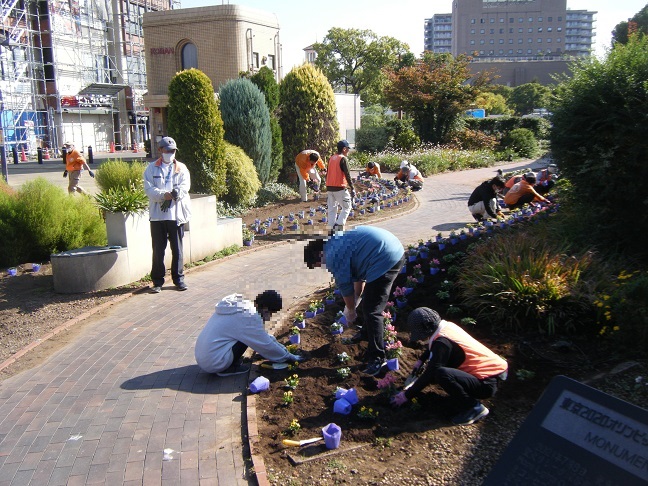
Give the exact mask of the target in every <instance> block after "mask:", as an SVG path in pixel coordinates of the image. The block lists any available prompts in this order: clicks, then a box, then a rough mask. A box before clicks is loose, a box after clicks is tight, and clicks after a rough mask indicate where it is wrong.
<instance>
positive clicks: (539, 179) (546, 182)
mask: <svg viewBox="0 0 648 486" xmlns="http://www.w3.org/2000/svg"><path fill="white" fill-rule="evenodd" d="M556 179H558V166H557V165H556V164H549V165H548V166H547V167H546V168H544V169H542V170H540V171H538V173H536V183H535V190H536V192H537V193H538V194H540V195H543V196H544V195H545V194H547V193H548V192H549V191H550V190H551V188H552V187H553V186H554V184H555V183H556Z"/></svg>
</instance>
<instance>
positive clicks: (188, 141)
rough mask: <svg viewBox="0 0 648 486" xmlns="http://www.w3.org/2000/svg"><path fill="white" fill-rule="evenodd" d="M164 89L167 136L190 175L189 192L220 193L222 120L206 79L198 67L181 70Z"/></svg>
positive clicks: (223, 168) (212, 91)
mask: <svg viewBox="0 0 648 486" xmlns="http://www.w3.org/2000/svg"><path fill="white" fill-rule="evenodd" d="M168 92H169V106H168V111H167V114H168V117H167V121H168V127H169V128H168V129H169V136H171V137H173V138H174V139H175V141H176V144H177V145H178V153H177V155H176V156H177V157H178V160H180V161H182V162H184V163H185V164H186V165H187V168H188V169H189V173H190V174H191V192H194V193H199V194H215V195H217V196H219V195H221V194H223V193H224V192H225V191H226V188H225V162H224V155H225V153H224V152H225V145H224V142H223V120H222V119H221V115H220V112H219V111H218V107H217V105H216V100H215V98H214V88H213V87H212V84H211V81H210V79H209V78H208V77H207V75H205V73H203V72H202V71H199V70H198V69H188V70H185V71H181V72H179V73H178V74H176V75H175V76H174V77H173V78H172V79H171V82H170V83H169V91H168Z"/></svg>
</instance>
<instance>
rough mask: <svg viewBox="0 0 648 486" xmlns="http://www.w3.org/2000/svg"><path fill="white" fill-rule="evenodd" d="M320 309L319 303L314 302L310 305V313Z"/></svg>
mask: <svg viewBox="0 0 648 486" xmlns="http://www.w3.org/2000/svg"><path fill="white" fill-rule="evenodd" d="M317 309H318V304H317V301H315V300H312V301H311V303H310V304H308V312H317Z"/></svg>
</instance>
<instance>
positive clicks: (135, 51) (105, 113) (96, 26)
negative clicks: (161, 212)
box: [0, 0, 180, 161]
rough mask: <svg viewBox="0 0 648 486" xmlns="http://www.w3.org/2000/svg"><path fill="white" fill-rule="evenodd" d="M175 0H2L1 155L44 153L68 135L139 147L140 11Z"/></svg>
mask: <svg viewBox="0 0 648 486" xmlns="http://www.w3.org/2000/svg"><path fill="white" fill-rule="evenodd" d="M179 8H180V2H179V1H178V0H104V1H99V0H2V20H1V23H0V111H1V114H0V146H2V147H3V148H4V149H3V151H2V152H3V153H2V156H3V159H4V158H5V156H6V157H11V156H12V155H13V157H14V161H15V160H16V157H18V156H19V157H21V158H22V159H24V158H26V157H33V156H36V155H38V156H39V157H40V156H43V157H44V158H48V157H50V156H53V155H54V154H56V153H57V152H58V151H59V148H60V147H61V145H62V144H63V143H64V142H66V141H73V142H74V143H75V145H76V146H77V147H78V148H79V149H81V150H82V151H85V150H94V151H97V152H113V151H116V150H117V151H119V150H142V149H143V148H144V142H145V141H146V140H148V139H149V138H150V129H149V113H148V111H147V109H146V108H145V106H144V103H143V96H144V94H145V93H146V90H147V87H146V63H145V49H144V37H143V31H142V17H143V14H144V13H145V12H152V11H162V10H173V9H179Z"/></svg>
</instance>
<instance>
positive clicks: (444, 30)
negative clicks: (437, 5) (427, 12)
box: [423, 14, 452, 53]
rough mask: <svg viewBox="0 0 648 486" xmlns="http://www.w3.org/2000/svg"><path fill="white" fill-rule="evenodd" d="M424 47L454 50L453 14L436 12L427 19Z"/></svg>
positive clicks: (437, 49) (429, 49)
mask: <svg viewBox="0 0 648 486" xmlns="http://www.w3.org/2000/svg"><path fill="white" fill-rule="evenodd" d="M423 49H424V50H426V51H433V52H439V53H440V52H452V14H435V15H433V16H432V18H431V19H425V40H424V43H423Z"/></svg>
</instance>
